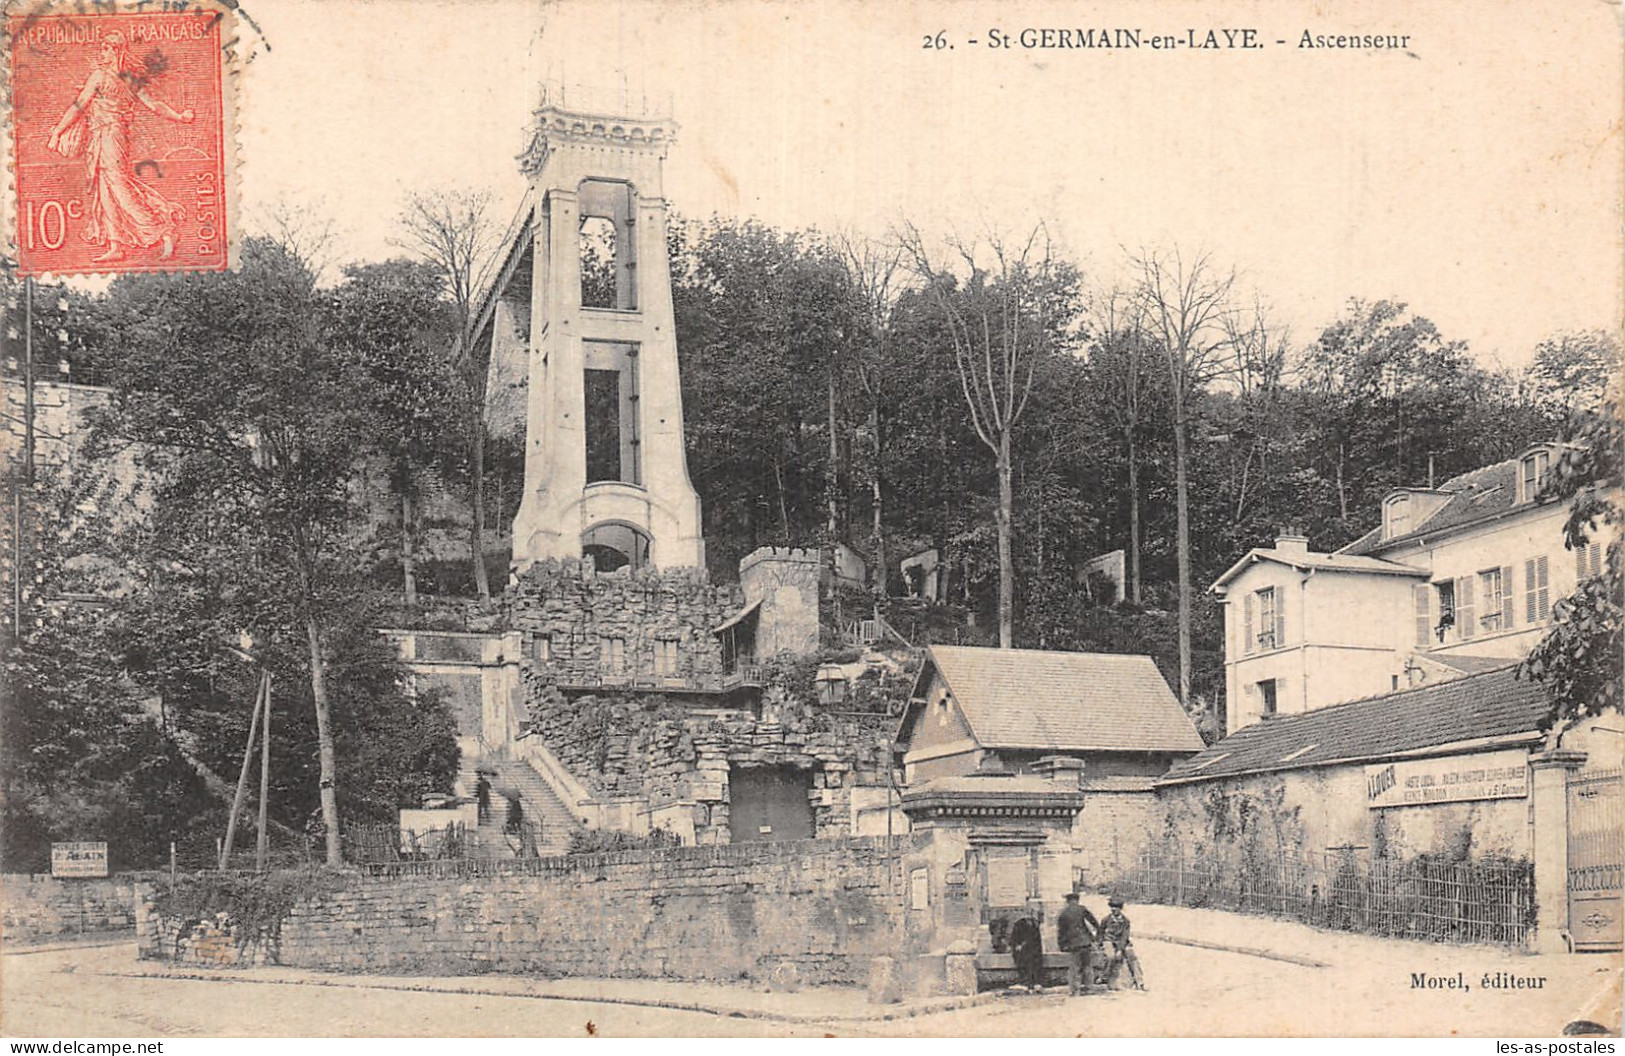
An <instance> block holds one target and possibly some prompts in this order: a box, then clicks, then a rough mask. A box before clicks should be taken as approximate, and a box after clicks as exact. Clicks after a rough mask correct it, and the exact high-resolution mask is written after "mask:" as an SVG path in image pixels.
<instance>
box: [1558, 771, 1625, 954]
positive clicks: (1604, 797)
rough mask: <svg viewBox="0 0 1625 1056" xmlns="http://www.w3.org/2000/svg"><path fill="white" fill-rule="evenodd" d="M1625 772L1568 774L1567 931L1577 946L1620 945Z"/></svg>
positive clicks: (1612, 947) (1614, 947)
mask: <svg viewBox="0 0 1625 1056" xmlns="http://www.w3.org/2000/svg"><path fill="white" fill-rule="evenodd" d="M1622 791H1625V771H1622V770H1593V771H1591V772H1589V773H1585V774H1575V775H1572V776H1571V777H1570V778H1569V934H1570V935H1571V936H1573V939H1574V948H1575V949H1576V950H1618V949H1619V948H1620V944H1621V938H1622V929H1621V920H1620V889H1621V880H1622V879H1625V876H1622V874H1625V795H1622Z"/></svg>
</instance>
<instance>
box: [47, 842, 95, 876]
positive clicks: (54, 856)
mask: <svg viewBox="0 0 1625 1056" xmlns="http://www.w3.org/2000/svg"><path fill="white" fill-rule="evenodd" d="M51 875H52V876H106V875H107V844H105V843H53V844H51Z"/></svg>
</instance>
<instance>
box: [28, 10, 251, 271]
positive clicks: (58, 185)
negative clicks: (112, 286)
mask: <svg viewBox="0 0 1625 1056" xmlns="http://www.w3.org/2000/svg"><path fill="white" fill-rule="evenodd" d="M6 30H7V41H6V46H7V48H8V49H9V53H8V58H9V60H10V61H9V64H10V77H9V80H10V95H11V113H12V142H13V145H14V149H15V152H16V153H15V158H14V161H15V170H14V172H15V180H16V190H17V197H16V214H17V230H16V236H15V237H16V241H15V244H16V247H17V258H18V262H19V265H20V267H19V270H20V271H21V272H22V274H25V275H39V274H45V273H50V274H56V275H73V274H89V273H110V272H131V271H138V272H139V271H219V270H223V269H225V268H226V267H227V266H229V264H230V259H231V246H232V240H233V238H234V237H235V235H236V231H235V230H233V221H234V217H232V216H230V215H229V214H230V205H231V188H230V186H229V184H228V178H229V177H230V175H231V172H230V166H231V164H232V161H233V158H232V153H231V151H232V141H231V130H232V126H231V108H230V103H231V99H230V94H229V91H230V85H229V83H228V80H227V77H228V72H229V71H228V69H227V58H228V57H227V54H226V51H225V46H226V45H228V44H229V40H230V38H229V35H228V33H227V23H226V20H225V16H224V15H223V14H222V13H221V12H219V11H216V10H211V9H197V8H194V9H190V10H169V11H162V12H151V11H140V12H138V11H118V10H113V9H107V10H100V9H98V8H95V7H92V8H90V9H89V12H88V13H72V14H57V13H50V12H49V11H46V12H45V13H35V14H27V13H12V14H10V15H9V16H8V17H7V19H6Z"/></svg>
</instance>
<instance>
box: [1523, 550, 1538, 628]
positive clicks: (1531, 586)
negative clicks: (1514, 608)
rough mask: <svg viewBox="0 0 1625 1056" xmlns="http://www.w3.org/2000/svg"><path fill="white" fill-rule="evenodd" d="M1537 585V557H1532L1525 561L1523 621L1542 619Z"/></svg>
mask: <svg viewBox="0 0 1625 1056" xmlns="http://www.w3.org/2000/svg"><path fill="white" fill-rule="evenodd" d="M1536 591H1537V588H1536V585H1535V559H1534V558H1532V557H1531V558H1530V559H1529V560H1527V561H1525V562H1524V563H1523V622H1525V623H1528V624H1534V623H1535V622H1536V621H1538V620H1539V619H1540V609H1539V608H1538V607H1537V605H1536V601H1535V596H1536Z"/></svg>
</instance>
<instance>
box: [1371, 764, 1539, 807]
mask: <svg viewBox="0 0 1625 1056" xmlns="http://www.w3.org/2000/svg"><path fill="white" fill-rule="evenodd" d="M1527 795H1529V754H1528V753H1527V752H1524V751H1521V750H1518V749H1512V750H1510V751H1505V752H1481V753H1479V754H1477V755H1455V756H1450V757H1448V758H1444V759H1407V760H1404V761H1401V762H1393V763H1377V764H1373V765H1371V766H1367V767H1366V768H1365V798H1366V806H1367V807H1369V808H1370V809H1372V810H1377V809H1380V808H1382V807H1408V806H1416V805H1419V804H1425V803H1463V802H1466V801H1468V800H1474V799H1521V798H1523V797H1525V796H1527Z"/></svg>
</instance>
